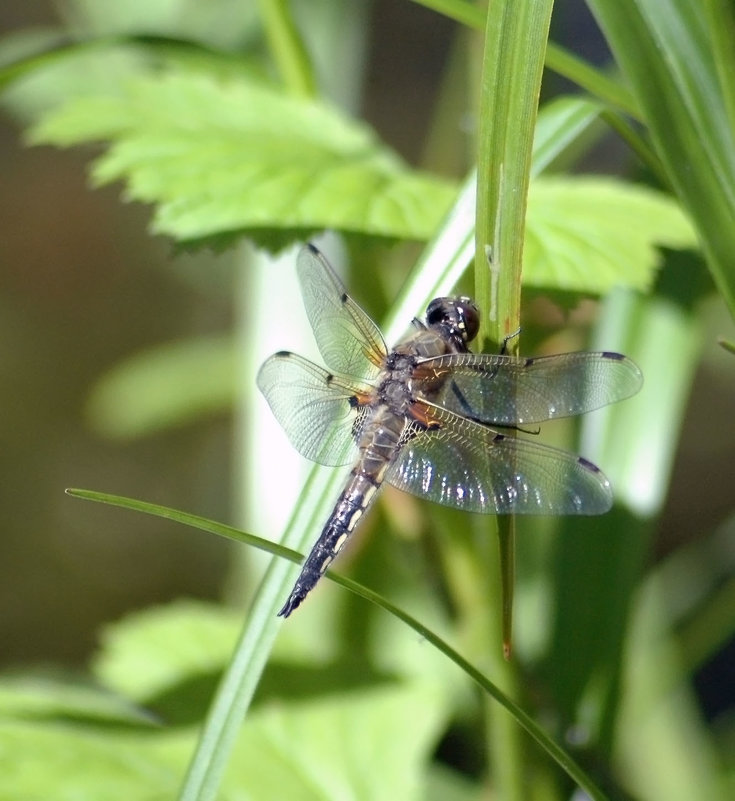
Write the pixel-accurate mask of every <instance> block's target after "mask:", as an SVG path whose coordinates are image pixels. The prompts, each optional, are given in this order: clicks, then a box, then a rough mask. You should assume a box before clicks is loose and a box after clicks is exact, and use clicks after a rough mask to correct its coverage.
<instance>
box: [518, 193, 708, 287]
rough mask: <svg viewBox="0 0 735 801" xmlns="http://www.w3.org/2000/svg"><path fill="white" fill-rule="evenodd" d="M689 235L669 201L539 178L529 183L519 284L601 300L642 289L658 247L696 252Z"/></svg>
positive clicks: (651, 275) (653, 267)
mask: <svg viewBox="0 0 735 801" xmlns="http://www.w3.org/2000/svg"><path fill="white" fill-rule="evenodd" d="M696 245H697V240H696V236H695V233H694V229H693V227H692V225H691V223H690V222H689V220H688V218H687V217H686V216H685V215H684V214H683V212H682V211H681V209H680V208H679V207H678V206H677V205H676V203H675V202H674V201H673V200H672V199H671V198H670V197H668V196H667V195H664V194H662V193H660V192H655V191H653V190H649V189H643V188H640V187H634V186H631V185H630V184H626V183H623V182H621V181H616V180H614V179H605V178H543V179H538V180H537V181H536V182H534V183H533V184H532V185H531V189H530V192H529V197H528V217H527V226H526V242H525V250H524V269H523V283H524V284H525V285H527V286H535V287H545V288H549V289H557V290H561V291H569V292H585V293H590V294H596V295H604V294H607V293H608V292H609V291H610V290H611V289H612V288H613V287H614V286H626V287H630V288H632V289H639V290H646V289H648V288H649V287H650V286H651V284H652V282H653V279H654V277H655V273H656V270H657V268H658V267H659V266H660V264H661V255H660V253H659V252H658V250H657V247H658V246H664V247H668V248H694V247H696Z"/></svg>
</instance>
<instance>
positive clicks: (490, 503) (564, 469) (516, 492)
mask: <svg viewBox="0 0 735 801" xmlns="http://www.w3.org/2000/svg"><path fill="white" fill-rule="evenodd" d="M421 407H423V409H421ZM418 412H419V413H418V414H417V417H418V418H419V419H422V420H431V421H432V423H431V425H433V426H435V427H434V428H429V429H426V428H424V427H422V426H419V425H417V426H416V427H415V428H414V432H415V436H414V437H413V438H412V439H409V440H408V442H406V444H405V445H404V446H403V448H402V449H401V451H400V453H399V456H398V458H397V460H396V462H395V463H394V464H392V465H391V466H390V467H389V468H388V472H387V473H386V476H385V480H386V481H387V482H388V483H389V484H392V485H393V486H394V487H397V488H398V489H401V490H404V491H406V492H411V493H413V494H414V495H419V496H420V497H422V498H428V499H429V500H431V501H434V502H436V503H441V504H444V505H445V506H452V507H454V508H456V509H463V510H465V511H468V512H481V513H489V514H495V513H498V514H506V513H514V514H549V515H570V514H582V515H596V514H602V513H603V512H607V511H608V510H609V509H610V507H611V505H612V493H611V490H610V483H609V482H608V480H607V478H605V476H604V475H603V474H602V473H601V472H600V470H599V469H598V468H597V467H595V466H594V465H593V464H591V463H590V462H588V461H587V460H586V459H583V458H582V457H579V456H575V455H574V454H571V453H567V452H566V451H561V450H558V449H556V448H550V447H548V446H546V445H541V444H539V443H536V442H531V441H529V440H527V439H520V438H516V437H509V436H507V435H505V434H501V433H498V432H497V431H493V430H492V429H490V428H487V427H485V426H483V425H480V424H479V423H475V422H473V421H472V420H467V419H465V418H462V417H459V416H458V415H455V414H453V413H452V412H449V411H447V410H446V409H439V408H432V407H429V406H428V405H427V406H424V405H423V404H419V408H418Z"/></svg>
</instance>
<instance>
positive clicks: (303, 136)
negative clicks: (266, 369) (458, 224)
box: [31, 72, 455, 242]
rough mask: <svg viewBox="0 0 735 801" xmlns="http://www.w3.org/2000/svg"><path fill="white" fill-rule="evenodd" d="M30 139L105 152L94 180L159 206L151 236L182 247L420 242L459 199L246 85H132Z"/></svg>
mask: <svg viewBox="0 0 735 801" xmlns="http://www.w3.org/2000/svg"><path fill="white" fill-rule="evenodd" d="M31 140H32V141H33V142H35V143H45V144H57V145H64V146H66V145H73V144H80V143H83V142H93V141H106V142H108V143H109V147H108V150H107V152H106V153H105V154H104V155H103V156H101V157H100V158H99V159H98V160H97V161H96V162H95V165H94V167H93V177H94V180H95V181H96V182H97V183H98V184H104V183H109V182H111V181H116V180H124V181H125V182H126V185H127V195H128V197H129V198H131V199H133V200H139V201H143V202H146V203H154V204H156V208H155V211H154V217H153V230H154V231H155V232H157V233H164V234H168V235H170V236H172V237H174V238H175V239H177V240H179V241H182V242H191V241H202V240H206V239H210V240H214V241H217V240H218V239H220V238H231V237H232V236H234V235H237V234H244V233H247V234H248V235H249V236H251V237H254V238H257V237H258V235H259V233H262V232H263V230H270V229H280V230H282V231H289V232H291V231H294V229H300V230H302V231H303V230H317V229H323V228H334V229H338V230H342V231H348V232H358V233H365V234H371V235H375V236H383V237H399V238H409V239H426V238H428V237H429V236H430V235H431V234H432V233H433V231H434V229H435V227H436V226H437V224H438V222H439V220H440V219H441V218H442V216H443V214H444V213H445V212H446V210H447V209H448V207H449V204H450V203H451V201H452V199H453V196H454V192H455V187H454V185H453V184H452V183H450V182H447V181H445V180H442V179H439V178H435V177H433V176H431V175H427V174H423V173H420V172H417V171H414V170H411V169H410V168H409V167H407V165H406V164H405V163H404V162H403V161H402V160H401V159H400V158H399V157H398V156H397V155H396V154H394V153H393V152H391V151H390V150H388V149H387V148H385V147H383V146H382V145H381V144H380V143H379V141H378V140H377V138H376V137H375V135H374V133H373V132H372V131H371V130H370V129H369V128H368V127H367V126H365V125H363V124H361V123H358V122H355V121H353V120H350V119H348V118H346V117H344V116H343V115H341V114H340V113H339V112H338V111H337V110H336V109H334V108H331V107H329V106H327V105H324V104H320V103H317V102H310V101H304V100H299V99H296V98H294V97H289V96H286V95H284V94H282V93H279V92H277V91H274V90H273V89H271V88H268V87H267V86H264V85H262V84H258V83H256V82H254V81H248V80H246V79H245V78H242V79H241V80H238V81H235V80H230V81H222V82H219V81H216V80H213V79H210V78H208V77H204V76H202V75H195V74H191V73H188V74H187V73H174V72H172V73H170V74H168V75H167V76H165V77H162V78H159V77H156V78H148V79H140V80H137V81H133V82H131V83H129V84H127V85H126V87H125V88H124V89H123V91H122V92H121V94H120V95H118V96H96V97H93V96H91V97H87V98H83V99H78V100H74V101H71V102H70V103H68V104H65V105H64V106H63V107H62V108H61V109H60V110H59V111H57V112H55V113H52V114H50V115H49V116H48V117H47V118H46V119H45V120H44V121H42V122H41V123H40V124H39V125H38V126H36V127H35V129H34V130H33V131H32V134H31Z"/></svg>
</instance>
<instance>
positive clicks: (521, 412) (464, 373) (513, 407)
mask: <svg viewBox="0 0 735 801" xmlns="http://www.w3.org/2000/svg"><path fill="white" fill-rule="evenodd" d="M418 369H419V371H420V373H421V374H422V375H423V374H424V372H425V371H426V372H427V374H428V377H429V378H436V377H438V378H440V379H443V382H442V383H441V386H440V389H439V390H438V391H434V392H433V394H431V395H430V396H429V400H431V402H433V403H438V404H440V405H441V406H444V407H445V408H447V409H449V410H451V411H454V412H456V413H457V414H461V415H463V416H466V417H470V418H471V419H473V420H478V421H480V422H482V423H489V424H491V425H492V424H494V425H506V426H512V425H520V424H524V423H539V422H542V421H543V420H550V419H552V418H555V417H570V416H571V415H575V414H582V413H583V412H589V411H592V410H593V409H599V408H600V407H601V406H606V405H607V404H608V403H615V402H616V401H619V400H623V399H624V398H628V397H630V396H631V395H634V394H635V393H636V392H638V390H639V389H640V388H641V385H642V384H643V376H642V375H641V371H640V370H639V369H638V366H637V365H636V364H635V362H633V361H631V360H630V359H628V358H627V357H626V356H622V355H621V354H619V353H609V352H599V353H589V352H579V353H562V354H557V355H554V356H541V357H538V358H528V359H517V358H514V357H512V356H499V355H496V356H494V355H490V354H475V353H452V354H449V355H446V356H439V357H437V358H433V359H427V360H425V361H423V362H422V363H421V365H420V367H419V368H418Z"/></svg>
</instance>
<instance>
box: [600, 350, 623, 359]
mask: <svg viewBox="0 0 735 801" xmlns="http://www.w3.org/2000/svg"><path fill="white" fill-rule="evenodd" d="M602 358H603V359H612V361H614V362H622V361H623V359H625V356H623V354H622V353H614V352H613V351H611V350H604V351H603V352H602Z"/></svg>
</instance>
